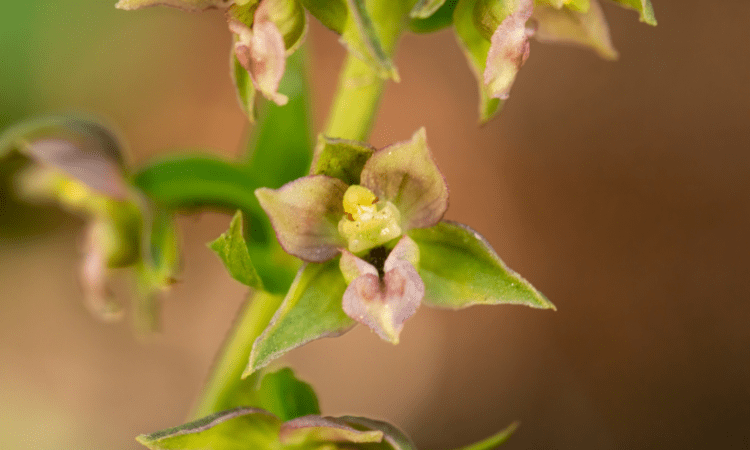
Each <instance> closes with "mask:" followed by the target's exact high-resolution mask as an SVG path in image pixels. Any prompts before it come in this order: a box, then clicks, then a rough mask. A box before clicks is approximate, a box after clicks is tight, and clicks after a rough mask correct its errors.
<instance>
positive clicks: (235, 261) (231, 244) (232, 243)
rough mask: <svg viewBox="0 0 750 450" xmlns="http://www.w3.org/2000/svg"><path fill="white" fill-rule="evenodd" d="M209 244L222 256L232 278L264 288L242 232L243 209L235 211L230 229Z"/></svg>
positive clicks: (256, 287) (247, 284)
mask: <svg viewBox="0 0 750 450" xmlns="http://www.w3.org/2000/svg"><path fill="white" fill-rule="evenodd" d="M209 246H210V247H211V250H213V251H214V252H216V254H217V255H218V256H219V258H221V261H222V262H223V263H224V267H226V268H227V270H228V271H229V274H230V275H231V276H232V278H234V279H235V280H237V281H239V282H240V283H242V284H244V285H246V286H250V287H251V288H254V289H262V288H263V282H262V281H261V279H260V277H259V276H258V272H257V271H256V270H255V266H253V262H252V261H251V260H250V252H249V251H248V249H247V242H245V236H244V235H243V233H242V211H237V213H235V215H234V218H232V222H230V224H229V230H227V231H226V232H225V233H223V234H222V235H221V236H219V237H218V238H217V239H216V240H215V241H213V242H211V243H210V244H209Z"/></svg>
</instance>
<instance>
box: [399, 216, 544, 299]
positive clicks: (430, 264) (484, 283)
mask: <svg viewBox="0 0 750 450" xmlns="http://www.w3.org/2000/svg"><path fill="white" fill-rule="evenodd" d="M409 236H410V237H411V238H412V239H414V241H415V242H416V243H417V245H419V251H420V264H419V269H418V271H419V275H420V276H421V277H422V280H423V281H424V284H425V290H426V292H425V298H424V300H423V301H424V303H426V304H428V305H431V306H436V307H441V308H451V309H460V308H465V307H468V306H472V305H497V304H505V303H508V304H521V305H527V306H531V307H533V308H551V309H555V306H554V305H553V304H552V303H550V301H549V300H547V299H546V298H545V297H544V296H543V295H542V294H541V293H540V292H539V291H537V290H536V289H534V287H533V286H532V285H531V284H530V283H529V282H528V281H526V280H524V279H523V278H521V276H520V275H518V274H517V273H515V272H513V271H512V270H510V269H509V268H508V267H507V266H506V265H505V263H503V262H502V260H500V258H499V257H498V256H497V254H496V253H495V251H494V250H493V249H492V247H491V246H490V244H489V243H488V242H487V241H486V240H485V239H484V238H483V237H482V236H481V235H480V234H479V233H477V232H476V231H474V230H472V229H471V228H469V227H467V226H466V225H462V224H458V223H455V222H449V221H443V222H441V223H439V224H437V225H435V226H434V227H430V228H421V229H415V230H411V231H410V232H409Z"/></svg>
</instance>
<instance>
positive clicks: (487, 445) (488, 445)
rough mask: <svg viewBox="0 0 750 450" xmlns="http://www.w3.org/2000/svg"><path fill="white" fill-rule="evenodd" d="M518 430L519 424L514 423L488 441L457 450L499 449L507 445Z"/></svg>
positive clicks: (487, 439) (484, 440)
mask: <svg viewBox="0 0 750 450" xmlns="http://www.w3.org/2000/svg"><path fill="white" fill-rule="evenodd" d="M516 428H518V422H513V423H512V424H510V425H509V426H508V427H507V428H505V429H504V430H502V431H500V432H498V433H496V434H493V435H492V436H490V437H488V438H486V439H483V440H481V441H479V442H477V443H475V444H471V445H467V446H466V447H461V448H459V449H456V450H493V449H494V448H497V447H498V446H500V445H502V444H504V443H506V442H507V441H508V439H510V437H511V436H512V435H513V433H514V432H515V431H516Z"/></svg>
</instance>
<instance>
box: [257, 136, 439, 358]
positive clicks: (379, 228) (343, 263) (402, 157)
mask: <svg viewBox="0 0 750 450" xmlns="http://www.w3.org/2000/svg"><path fill="white" fill-rule="evenodd" d="M350 144H351V145H362V146H364V145H365V144H359V143H350ZM360 167H361V173H360V174H359V180H358V181H352V183H357V184H351V185H348V184H347V183H346V182H345V181H343V180H342V179H340V178H335V177H333V176H328V175H310V176H307V177H304V178H300V179H298V180H295V181H292V182H290V183H288V184H286V185H284V186H282V187H281V188H279V189H277V190H272V189H267V188H261V189H258V190H256V196H257V197H258V200H259V201H260V204H261V206H262V207H263V209H264V210H265V211H266V213H267V214H268V215H269V217H270V219H271V223H272V225H273V227H274V229H275V231H276V234H277V236H278V239H279V242H280V243H281V246H282V247H283V248H284V249H285V250H286V251H287V252H289V253H290V254H292V255H294V256H297V257H299V258H301V259H303V260H305V261H309V262H316V263H319V262H323V261H326V260H329V259H331V258H334V257H336V256H337V255H338V254H339V253H341V254H342V256H341V260H340V267H341V270H342V273H343V274H344V278H345V279H346V281H347V282H348V283H349V285H348V287H347V289H346V291H345V293H344V298H343V308H344V311H345V312H346V313H347V315H349V316H350V317H351V318H352V319H354V320H356V321H358V322H361V323H363V324H365V325H367V326H368V327H370V328H371V329H372V330H373V331H375V332H376V333H377V334H378V335H379V336H380V337H381V338H383V339H385V340H387V341H390V342H393V343H396V342H398V336H399V333H400V332H401V329H402V328H403V324H404V321H405V320H406V319H408V318H409V317H411V316H412V315H413V314H414V313H415V312H416V310H417V308H418V307H419V305H420V303H421V301H422V298H423V297H424V293H425V288H424V283H423V282H422V279H421V278H420V276H419V274H418V273H417V270H416V268H415V266H416V265H418V263H419V248H418V246H417V245H416V243H415V242H414V241H413V240H412V239H411V238H409V237H408V236H406V233H407V232H408V231H409V230H412V229H415V228H426V227H431V226H433V225H435V224H437V223H438V222H440V219H441V218H442V217H443V214H445V211H446V209H447V208H448V187H447V185H446V183H445V179H444V178H443V176H442V175H441V174H440V171H439V170H438V168H437V166H436V165H435V162H434V161H433V159H432V156H431V154H430V151H429V149H428V147H427V141H426V136H425V131H424V129H421V130H419V131H417V132H416V133H415V134H414V136H413V137H412V139H411V140H409V141H405V142H399V143H396V144H393V145H391V146H388V147H385V148H383V149H381V150H378V151H374V152H372V156H370V157H369V158H368V159H367V160H366V162H365V163H364V165H363V166H360Z"/></svg>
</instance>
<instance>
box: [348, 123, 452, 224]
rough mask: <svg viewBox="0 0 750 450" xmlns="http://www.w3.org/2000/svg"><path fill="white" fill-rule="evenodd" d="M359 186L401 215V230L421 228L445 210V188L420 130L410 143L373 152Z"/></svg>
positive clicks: (437, 218) (438, 218) (436, 220)
mask: <svg viewBox="0 0 750 450" xmlns="http://www.w3.org/2000/svg"><path fill="white" fill-rule="evenodd" d="M361 184H362V186H365V187H367V188H368V189H370V190H371V191H372V192H374V193H375V195H377V196H378V197H379V198H380V200H388V201H390V202H391V203H393V204H394V205H396V208H397V209H398V210H399V212H400V213H401V229H402V230H403V231H404V232H406V231H408V230H410V229H412V228H425V227H430V226H432V225H435V224H436V223H438V222H439V221H440V219H441V218H442V217H443V214H445V211H446V210H447V209H448V185H447V184H446V183H445V178H443V175H442V174H441V173H440V170H438V167H437V165H436V164H435V161H434V160H433V159H432V154H431V153H430V149H429V148H428V147H427V137H426V134H425V130H424V128H421V129H420V130H419V131H417V132H416V133H414V136H412V138H411V140H408V141H404V142H398V143H396V144H393V145H390V146H388V147H385V148H383V149H381V150H378V151H377V152H375V154H373V155H372V157H371V158H370V160H369V161H367V163H366V164H365V167H364V169H363V170H362V175H361Z"/></svg>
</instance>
